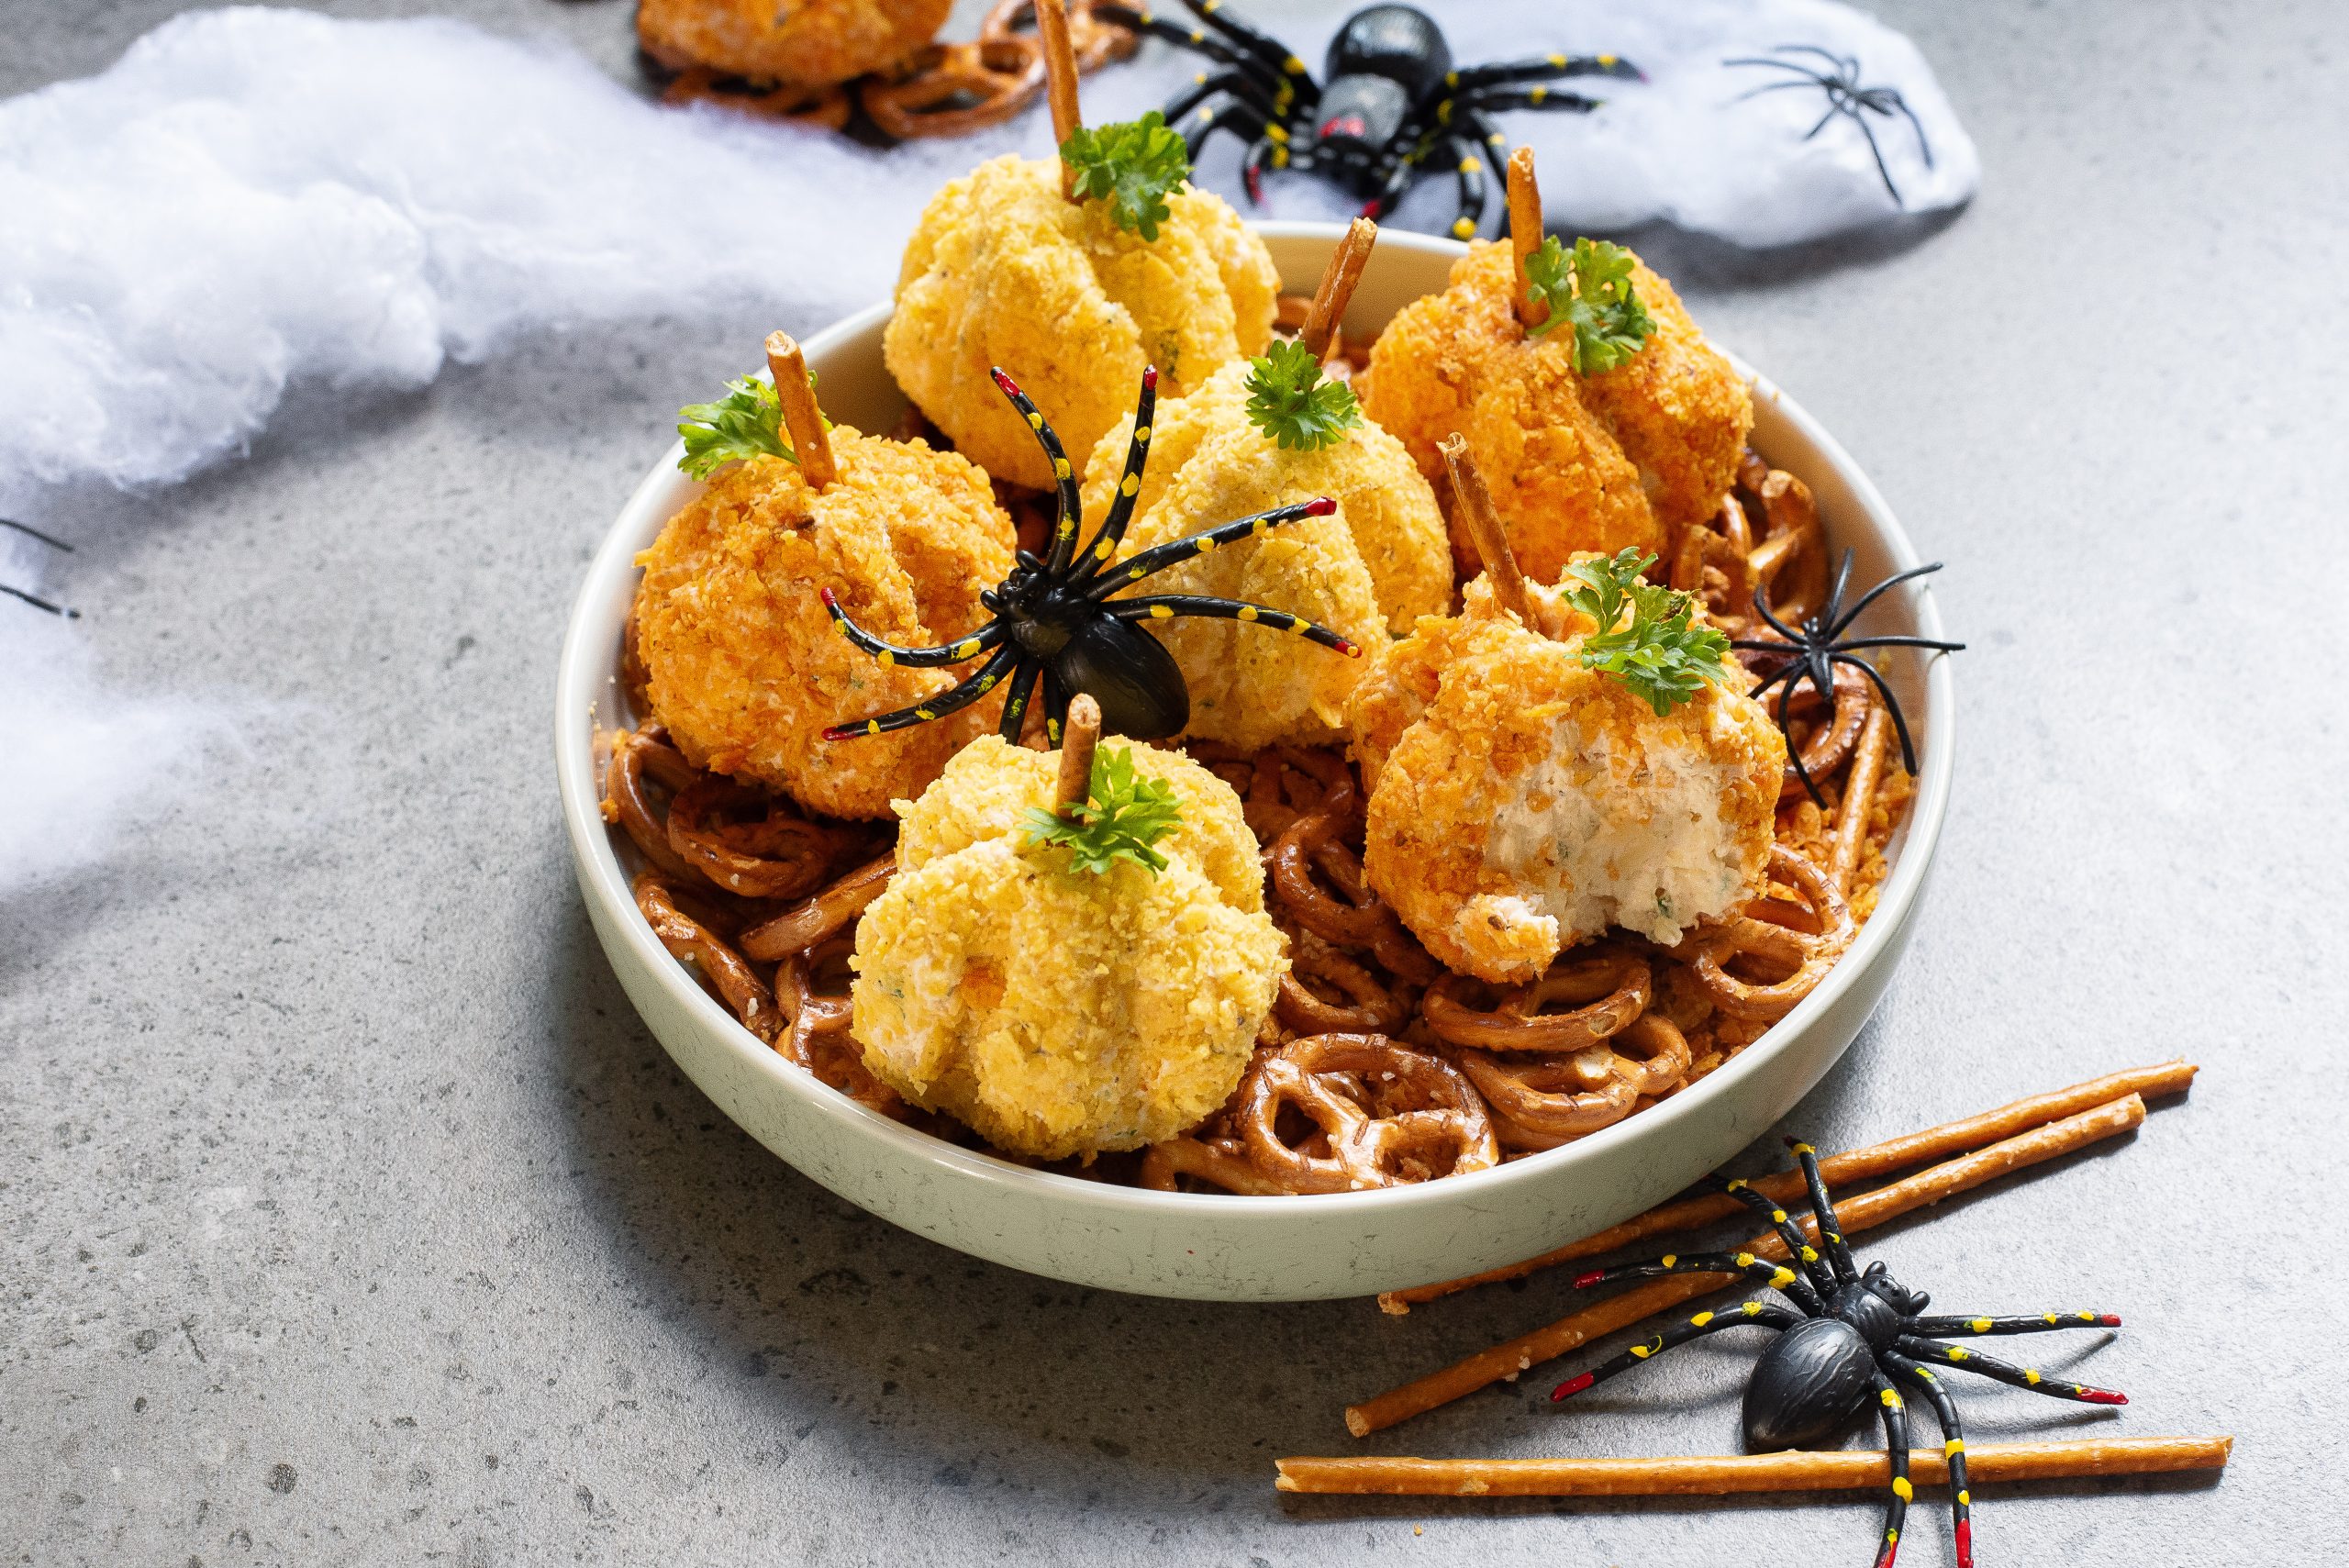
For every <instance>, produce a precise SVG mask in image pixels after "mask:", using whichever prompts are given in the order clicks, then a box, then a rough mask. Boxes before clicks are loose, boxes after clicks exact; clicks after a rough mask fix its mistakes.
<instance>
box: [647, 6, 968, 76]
mask: <svg viewBox="0 0 2349 1568" xmlns="http://www.w3.org/2000/svg"><path fill="white" fill-rule="evenodd" d="M953 8H954V0H638V3H637V7H636V37H637V41H638V42H639V43H640V44H641V45H642V46H643V48H644V52H645V53H647V54H649V55H651V57H652V58H653V59H655V60H657V61H660V62H661V63H662V64H663V65H665V66H668V67H669V68H670V69H671V70H673V71H683V70H685V69H686V68H687V67H689V66H695V65H707V66H708V67H710V68H711V69H712V70H715V71H719V72H724V73H725V74H727V75H729V76H742V77H747V78H749V79H750V80H751V81H753V82H773V83H782V84H785V85H788V86H795V87H829V86H831V85H833V84H834V83H841V82H846V81H847V80H849V79H850V78H851V77H853V76H862V75H863V74H864V73H865V72H868V71H878V70H880V69H881V68H882V67H884V66H886V65H894V64H896V62H897V61H901V60H903V59H905V58H906V57H907V55H909V54H911V53H913V52H914V50H918V49H919V48H921V47H922V45H924V44H926V43H928V42H929V41H930V39H932V38H933V37H935V36H936V35H937V32H938V29H939V28H941V27H943V26H945V25H946V17H947V13H948V12H950V11H952V9H953Z"/></svg>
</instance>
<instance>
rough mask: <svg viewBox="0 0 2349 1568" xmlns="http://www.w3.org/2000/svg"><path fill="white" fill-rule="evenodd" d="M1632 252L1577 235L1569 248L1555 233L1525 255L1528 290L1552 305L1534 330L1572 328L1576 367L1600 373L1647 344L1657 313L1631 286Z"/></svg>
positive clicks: (1537, 332) (1585, 372)
mask: <svg viewBox="0 0 2349 1568" xmlns="http://www.w3.org/2000/svg"><path fill="white" fill-rule="evenodd" d="M1631 261H1632V257H1631V252H1630V251H1629V250H1624V249H1623V247H1621V246H1620V245H1610V244H1609V243H1608V242H1607V241H1606V240H1604V239H1577V240H1575V248H1574V250H1573V251H1572V252H1571V253H1569V252H1568V251H1567V250H1566V249H1565V247H1564V246H1563V245H1560V244H1559V243H1558V237H1557V236H1556V235H1554V234H1553V235H1551V236H1549V237H1548V238H1547V239H1543V240H1542V249H1540V250H1536V251H1534V252H1533V253H1532V254H1531V255H1530V256H1528V257H1526V258H1525V277H1526V282H1527V284H1528V290H1527V292H1528V293H1530V294H1531V295H1532V296H1533V298H1534V299H1536V300H1538V301H1539V302H1541V303H1542V304H1543V305H1546V306H1549V307H1550V314H1549V316H1548V317H1545V318H1544V319H1543V320H1542V325H1541V326H1539V327H1536V328H1533V332H1534V335H1535V336H1536V337H1539V336H1540V335H1541V334H1542V333H1544V332H1547V331H1549V330H1550V329H1551V328H1553V327H1556V326H1559V325H1561V324H1562V323H1563V324H1565V325H1569V326H1571V327H1573V328H1574V329H1575V373H1577V374H1580V375H1598V374H1600V373H1603V372H1606V371H1611V370H1613V369H1614V368H1615V367H1616V366H1617V365H1620V364H1622V363H1624V362H1626V361H1629V360H1630V359H1631V356H1632V355H1634V354H1636V353H1638V352H1639V351H1640V350H1641V349H1642V348H1643V347H1645V346H1646V344H1647V340H1648V338H1649V336H1650V335H1651V334H1652V333H1653V332H1654V331H1655V318H1654V317H1652V316H1650V315H1649V314H1648V313H1647V309H1646V307H1645V306H1642V305H1641V304H1640V296H1639V295H1637V294H1635V293H1633V292H1632V290H1631Z"/></svg>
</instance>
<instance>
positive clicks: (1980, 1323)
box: [1967, 1318, 1990, 1334]
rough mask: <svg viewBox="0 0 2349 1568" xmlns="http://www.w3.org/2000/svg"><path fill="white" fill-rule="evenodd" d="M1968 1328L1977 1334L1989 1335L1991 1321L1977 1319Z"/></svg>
mask: <svg viewBox="0 0 2349 1568" xmlns="http://www.w3.org/2000/svg"><path fill="white" fill-rule="evenodd" d="M1967 1327H1968V1328H1970V1329H1973V1330H1974V1331H1975V1332H1976V1333H1977V1334H1987V1333H1988V1332H1989V1331H1990V1320H1989V1319H1988V1318H1976V1319H1975V1320H1974V1321H1973V1322H1972V1323H1970V1324H1968V1325H1967Z"/></svg>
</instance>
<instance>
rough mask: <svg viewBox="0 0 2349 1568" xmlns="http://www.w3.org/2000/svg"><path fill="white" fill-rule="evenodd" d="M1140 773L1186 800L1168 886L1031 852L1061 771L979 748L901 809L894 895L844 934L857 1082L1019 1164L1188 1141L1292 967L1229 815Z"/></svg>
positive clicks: (1226, 808)
mask: <svg viewBox="0 0 2349 1568" xmlns="http://www.w3.org/2000/svg"><path fill="white" fill-rule="evenodd" d="M1104 743H1105V744H1108V741H1106V740H1105V742H1104ZM1133 757H1134V763H1135V766H1136V768H1137V769H1139V770H1140V771H1141V772H1142V773H1148V774H1151V775H1152V776H1154V777H1158V778H1163V779H1166V780H1168V781H1169V782H1170V783H1172V784H1174V786H1175V791H1176V793H1177V794H1178V795H1180V797H1181V799H1182V802H1183V817H1184V823H1183V826H1182V828H1180V829H1179V830H1178V831H1177V832H1176V833H1175V834H1173V835H1170V836H1169V837H1167V838H1165V839H1163V840H1160V841H1159V843H1158V845H1157V848H1158V850H1159V851H1160V852H1161V853H1162V854H1163V855H1165V856H1166V860H1167V865H1166V869H1165V870H1164V871H1163V872H1159V873H1152V872H1151V871H1150V870H1148V869H1147V868H1145V867H1141V866H1136V865H1130V864H1126V863H1123V862H1119V864H1118V865H1117V866H1115V867H1114V868H1113V869H1112V870H1111V871H1110V872H1109V873H1108V874H1106V875H1095V874H1094V873H1090V872H1079V871H1074V870H1073V869H1072V868H1071V867H1070V865H1069V862H1068V851H1065V850H1063V849H1058V848H1053V847H1048V846H1031V845H1026V844H1024V843H1023V842H1022V841H1021V838H1020V835H1019V823H1020V818H1021V816H1022V814H1023V813H1024V812H1025V811H1026V809H1027V808H1028V807H1030V806H1045V805H1048V804H1050V802H1051V800H1052V789H1053V783H1054V780H1055V778H1056V776H1057V773H1058V771H1059V762H1058V756H1057V754H1056V753H1050V752H1033V751H1021V750H1019V749H1018V748H1015V747H1011V746H1008V745H1005V744H1004V743H1003V742H1002V741H1001V740H993V739H989V740H980V741H978V742H977V743H975V744H974V745H973V746H972V747H971V748H970V749H969V750H968V751H964V752H963V754H962V755H961V756H960V757H958V758H956V759H955V761H954V763H953V765H952V767H951V768H950V769H949V771H948V773H947V774H946V775H945V776H944V777H942V778H941V780H940V781H939V782H938V783H937V784H934V785H932V786H931V787H930V790H929V792H928V793H927V794H925V795H923V796H922V798H921V799H919V800H918V801H914V802H911V803H908V804H907V806H906V807H905V811H904V815H905V828H904V831H903V833H902V835H901V837H900V840H899V847H898V873H897V875H896V880H895V881H893V882H892V883H891V884H889V889H888V891H887V892H885V893H884V894H883V895H881V896H880V897H879V898H878V899H876V900H874V903H873V905H872V906H870V907H869V908H868V909H866V911H865V913H864V918H863V921H862V922H861V923H860V925H859V926H858V929H857V941H856V957H855V961H854V963H855V970H856V979H855V983H854V984H853V986H852V992H851V996H852V1008H853V1015H854V1018H855V1022H854V1024H853V1026H852V1028H853V1031H854V1034H855V1038H856V1040H857V1041H858V1043H859V1044H861V1045H862V1046H863V1048H864V1064H865V1066H866V1068H867V1070H869V1071H870V1072H871V1073H873V1074H874V1076H875V1077H877V1078H879V1079H881V1080H882V1081H883V1082H885V1083H886V1084H889V1085H890V1086H891V1087H892V1088H894V1089H896V1091H897V1092H898V1093H899V1094H900V1095H904V1096H906V1098H907V1100H909V1101H911V1102H912V1103H914V1104H915V1105H918V1106H922V1107H924V1108H925V1109H930V1110H937V1111H943V1112H945V1113H947V1114H949V1115H951V1116H953V1117H956V1118H960V1119H961V1120H963V1121H964V1122H966V1123H967V1124H969V1125H970V1126H971V1127H972V1128H974V1129H976V1130H977V1131H978V1132H979V1133H980V1134H981V1135H982V1136H983V1137H985V1139H986V1140H988V1141H989V1142H991V1143H993V1144H995V1145H996V1147H997V1148H999V1149H1003V1150H1006V1151H1009V1152H1011V1153H1014V1154H1021V1155H1026V1156H1029V1157H1030V1158H1033V1159H1039V1160H1059V1159H1065V1158H1067V1157H1069V1156H1071V1155H1075V1154H1089V1153H1097V1152H1103V1151H1112V1150H1121V1149H1139V1148H1141V1147H1142V1146H1143V1145H1145V1144H1149V1143H1155V1142H1158V1141H1160V1140H1163V1139H1166V1138H1171V1137H1173V1136H1174V1135H1175V1133H1177V1132H1180V1131H1182V1130H1183V1129H1186V1128H1188V1127H1191V1126H1194V1125H1196V1124H1197V1122H1198V1121H1199V1120H1200V1119H1202V1118H1205V1117H1206V1116H1208V1114H1209V1113H1210V1112H1212V1111H1214V1110H1215V1109H1216V1108H1217V1107H1218V1106H1221V1105H1222V1104H1223V1103H1224V1101H1226V1100H1227V1099H1229V1098H1230V1095H1231V1092H1232V1090H1233V1089H1234V1088H1235V1087H1236V1086H1238V1084H1239V1082H1240V1074H1241V1071H1242V1070H1243V1069H1244V1068H1245V1067H1246V1066H1247V1064H1248V1058H1249V1054H1250V1051H1251V1050H1252V1047H1253V1045H1254V1042H1255V1039H1256V1033H1257V1030H1258V1029H1259V1028H1260V1027H1262V1025H1263V1023H1264V1018H1265V1017H1266V1016H1267V1015H1268V1014H1269V1013H1270V1011H1271V1009H1272V1004H1273V995H1274V992H1275V988H1276V987H1277V985H1278V984H1279V981H1280V976H1281V975H1282V974H1283V973H1285V972H1286V970H1287V968H1288V963H1287V960H1286V957H1284V956H1283V950H1284V945H1285V944H1284V940H1283V938H1282V936H1281V933H1280V930H1279V929H1278V928H1277V927H1275V925H1274V924H1273V922H1272V920H1271V918H1270V917H1267V916H1266V915H1265V914H1264V909H1263V872H1262V870H1261V868H1260V866H1259V865H1258V863H1257V861H1256V855H1255V840H1254V838H1253V837H1252V835H1250V833H1249V832H1248V827H1247V823H1246V822H1245V821H1244V820H1243V819H1242V817H1241V808H1240V797H1239V796H1238V795H1234V794H1233V793H1232V792H1231V789H1230V786H1229V785H1227V784H1224V783H1223V782H1222V781H1221V780H1219V779H1218V778H1216V777H1215V776H1214V775H1213V774H1212V773H1208V772H1207V771H1206V770H1205V769H1203V768H1199V767H1197V765H1195V764H1193V763H1191V762H1188V761H1186V759H1183V758H1181V757H1177V756H1174V755H1171V754H1169V753H1166V752H1162V751H1152V750H1151V749H1149V748H1147V747H1142V746H1135V747H1134V748H1133ZM1242 842H1244V843H1245V844H1246V846H1247V848H1246V852H1245V855H1244V859H1243V860H1236V859H1235V851H1237V850H1238V848H1239V846H1240V845H1241V843H1242ZM1243 895H1244V896H1243Z"/></svg>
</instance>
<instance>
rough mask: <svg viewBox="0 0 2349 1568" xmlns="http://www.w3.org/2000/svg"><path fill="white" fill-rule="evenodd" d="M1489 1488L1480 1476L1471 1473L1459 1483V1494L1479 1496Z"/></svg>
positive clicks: (1489, 1489)
mask: <svg viewBox="0 0 2349 1568" xmlns="http://www.w3.org/2000/svg"><path fill="white" fill-rule="evenodd" d="M1491 1490H1492V1488H1491V1487H1490V1486H1487V1485H1485V1482H1484V1479H1483V1478H1482V1477H1481V1476H1475V1475H1471V1476H1470V1477H1468V1479H1467V1480H1465V1481H1463V1482H1462V1483H1461V1484H1460V1495H1461V1496H1464V1497H1481V1496H1484V1495H1485V1494H1486V1493H1487V1492H1489V1491H1491Z"/></svg>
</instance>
